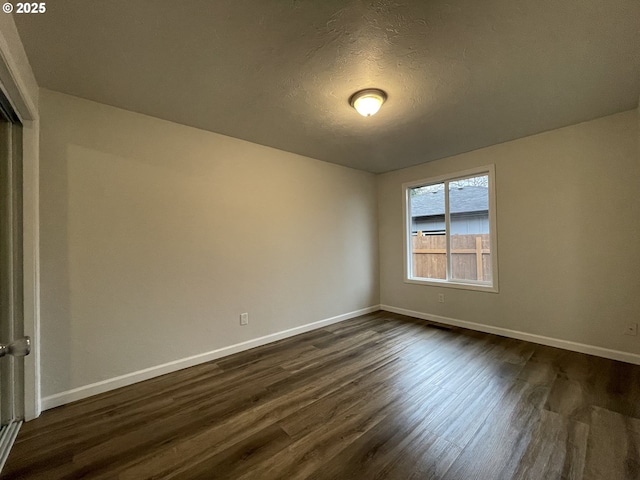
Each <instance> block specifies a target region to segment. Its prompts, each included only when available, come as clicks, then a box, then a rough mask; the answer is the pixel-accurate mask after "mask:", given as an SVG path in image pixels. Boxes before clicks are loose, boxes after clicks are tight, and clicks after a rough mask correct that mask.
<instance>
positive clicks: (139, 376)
mask: <svg viewBox="0 0 640 480" xmlns="http://www.w3.org/2000/svg"><path fill="white" fill-rule="evenodd" d="M378 310H380V305H373V306H371V307H367V308H362V309H360V310H355V311H353V312H349V313H344V314H342V315H338V316H336V317H331V318H326V319H324V320H319V321H317V322H313V323H308V324H306V325H301V326H299V327H294V328H290V329H288V330H283V331H281V332H276V333H272V334H270V335H265V336H264V337H259V338H254V339H252V340H247V341H246V342H241V343H236V344H235V345H229V346H228V347H222V348H218V349H216V350H212V351H210V352H205V353H200V354H198V355H193V356H191V357H187V358H181V359H179V360H174V361H173V362H169V363H165V364H162V365H157V366H155V367H150V368H145V369H144V370H138V371H137V372H131V373H127V374H125V375H120V376H119V377H114V378H109V379H107V380H102V381H101V382H96V383H91V384H89V385H84V386H82V387H78V388H74V389H73V390H67V391H66V392H61V393H56V394H55V395H50V396H48V397H44V398H43V399H42V410H43V411H44V410H48V409H50V408H54V407H58V406H60V405H64V404H66V403H70V402H75V401H76V400H81V399H83V398H87V397H90V396H92V395H97V394H99V393H104V392H108V391H110V390H115V389H116V388H120V387H125V386H127V385H132V384H134V383H137V382H142V381H143V380H148V379H150V378H154V377H158V376H160V375H164V374H166V373H171V372H175V371H178V370H182V369H184V368H189V367H193V366H194V365H199V364H201V363H206V362H210V361H212V360H216V359H218V358H221V357H226V356H227V355H232V354H234V353H238V352H242V351H244V350H249V349H251V348H255V347H259V346H261V345H266V344H267V343H272V342H275V341H277V340H282V339H283V338H288V337H293V336H294V335H299V334H301V333H305V332H309V331H311V330H316V329H318V328H322V327H326V326H327V325H331V324H334V323H338V322H342V321H344V320H349V319H350V318H354V317H359V316H360V315H365V314H367V313H372V312H377V311H378Z"/></svg>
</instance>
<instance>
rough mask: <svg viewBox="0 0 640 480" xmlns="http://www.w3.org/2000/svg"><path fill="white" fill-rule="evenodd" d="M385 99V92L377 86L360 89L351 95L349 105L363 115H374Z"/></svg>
mask: <svg viewBox="0 0 640 480" xmlns="http://www.w3.org/2000/svg"><path fill="white" fill-rule="evenodd" d="M386 99H387V94H386V93H384V92H383V91H382V90H378V89H377V88H370V89H367V90H360V91H359V92H356V93H354V94H353V95H352V96H351V100H350V102H349V103H351V106H352V107H353V108H355V109H356V111H357V112H358V113H359V114H360V115H362V116H363V117H370V116H371V115H375V114H376V113H377V112H378V110H380V107H381V106H382V104H383V103H384V101H385V100H386Z"/></svg>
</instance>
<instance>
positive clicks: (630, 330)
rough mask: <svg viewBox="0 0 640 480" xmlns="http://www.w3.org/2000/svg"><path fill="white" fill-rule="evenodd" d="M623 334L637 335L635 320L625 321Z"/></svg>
mask: <svg viewBox="0 0 640 480" xmlns="http://www.w3.org/2000/svg"><path fill="white" fill-rule="evenodd" d="M624 334H625V335H634V336H635V335H638V324H637V323H635V322H629V323H627V326H626V328H625V329H624Z"/></svg>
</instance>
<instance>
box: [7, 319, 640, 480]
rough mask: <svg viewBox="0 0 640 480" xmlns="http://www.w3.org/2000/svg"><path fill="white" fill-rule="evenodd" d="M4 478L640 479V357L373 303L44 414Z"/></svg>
mask: <svg viewBox="0 0 640 480" xmlns="http://www.w3.org/2000/svg"><path fill="white" fill-rule="evenodd" d="M2 478H3V479H22V478H28V479H32V478H33V479H47V480H51V479H72V478H73V479H75V478H87V479H112V478H118V479H131V480H139V479H146V478H154V479H161V478H162V479H165V478H180V479H182V478H185V479H222V478H226V479H265V480H268V479H303V478H309V479H366V480H369V479H402V480H404V479H420V480H423V479H431V478H434V479H436V478H437V479H447V480H466V479H487V480H497V479H526V480H533V479H544V480H550V479H603V480H617V479H640V366H636V365H630V364H625V363H621V362H615V361H612V360H606V359H602V358H598V357H593V356H589V355H582V354H578V353H573V352H567V351H564V350H559V349H555V348H550V347H545V346H540V345H535V344H532V343H527V342H522V341H518V340H513V339H508V338H503V337H498V336H494V335H487V334H482V333H477V332H473V331H469V330H463V329H451V330H447V329H442V328H439V327H437V326H434V325H430V324H427V323H426V322H424V321H422V320H415V319H412V318H408V317H403V316H400V315H394V314H389V313H386V312H378V313H375V314H371V315H366V316H363V317H359V318H356V319H353V320H349V321H346V322H342V323H339V324H335V325H332V326H330V327H327V328H323V329H319V330H315V331H313V332H309V333H306V334H303V335H299V336H297V337H293V338H289V339H286V340H282V341H280V342H277V343H273V344H270V345H267V346H264V347H260V348H256V349H253V350H250V351H247V352H243V353H240V354H237V355H233V356H229V357H226V358H223V359H220V360H218V361H215V362H211V363H207V364H203V365H200V366H197V367H193V368H190V369H187V370H183V371H180V372H176V373H172V374H169V375H165V376H162V377H159V378H155V379H153V380H149V381H146V382H143V383H139V384H136V385H133V386H130V387H125V388H121V389H119V390H116V391H113V392H109V393H106V394H103V395H99V396H95V397H92V398H89V399H86V400H82V401H79V402H75V403H73V404H69V405H66V406H63V407H59V408H56V409H54V410H51V411H47V412H45V413H44V414H43V415H42V416H41V417H40V418H39V419H37V420H34V421H32V422H29V423H27V424H25V425H24V426H23V428H22V430H21V432H20V434H19V436H18V440H17V443H16V445H15V447H14V450H13V451H12V453H11V455H10V457H9V460H8V462H7V465H6V466H5V469H4V471H3V474H2Z"/></svg>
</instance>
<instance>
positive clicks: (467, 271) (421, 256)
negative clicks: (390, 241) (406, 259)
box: [412, 232, 491, 282]
mask: <svg viewBox="0 0 640 480" xmlns="http://www.w3.org/2000/svg"><path fill="white" fill-rule="evenodd" d="M412 245H413V276H414V277H421V278H440V279H446V278H447V256H446V253H447V252H446V236H444V235H422V232H418V235H417V236H415V237H412ZM451 274H452V277H453V278H455V279H458V280H477V281H481V282H482V281H484V282H490V281H491V242H490V240H489V235H488V234H476V235H453V236H452V237H451Z"/></svg>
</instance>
